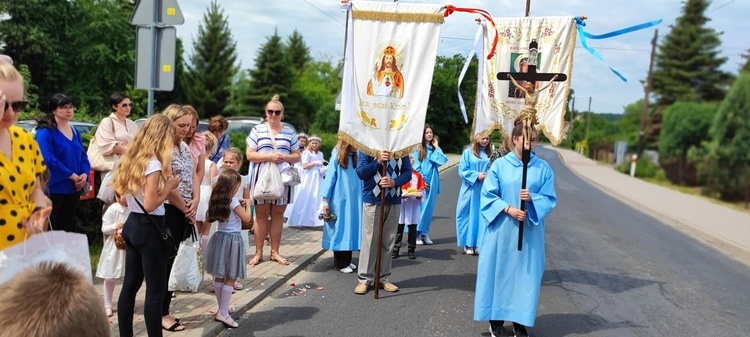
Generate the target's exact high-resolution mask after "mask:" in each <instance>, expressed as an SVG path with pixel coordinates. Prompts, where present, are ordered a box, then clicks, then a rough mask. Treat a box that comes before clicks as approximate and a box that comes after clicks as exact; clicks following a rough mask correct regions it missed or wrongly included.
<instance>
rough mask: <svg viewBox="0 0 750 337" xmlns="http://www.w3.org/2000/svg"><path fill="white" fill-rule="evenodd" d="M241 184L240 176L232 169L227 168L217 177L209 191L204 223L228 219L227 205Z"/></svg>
mask: <svg viewBox="0 0 750 337" xmlns="http://www.w3.org/2000/svg"><path fill="white" fill-rule="evenodd" d="M241 183H242V176H240V174H239V173H238V172H237V171H236V170H233V169H230V168H227V169H225V170H223V171H222V172H221V174H220V175H219V176H218V177H217V179H216V183H215V184H214V188H213V190H212V191H211V199H210V200H209V201H208V212H206V221H208V222H214V221H227V219H229V214H230V213H229V212H231V209H230V208H229V204H230V202H231V201H232V197H234V195H235V194H237V190H238V189H239V188H240V185H241Z"/></svg>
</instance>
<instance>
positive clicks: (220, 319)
mask: <svg viewBox="0 0 750 337" xmlns="http://www.w3.org/2000/svg"><path fill="white" fill-rule="evenodd" d="M214 321H217V322H222V323H224V325H226V326H227V327H230V328H236V327H238V326H240V325H239V324H238V323H237V322H235V321H234V320H233V319H232V317H227V318H225V317H222V316H221V315H219V314H218V313H217V314H216V315H214Z"/></svg>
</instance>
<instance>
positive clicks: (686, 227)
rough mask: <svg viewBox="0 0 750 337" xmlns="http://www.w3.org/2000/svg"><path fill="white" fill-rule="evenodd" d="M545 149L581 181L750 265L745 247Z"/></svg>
mask: <svg viewBox="0 0 750 337" xmlns="http://www.w3.org/2000/svg"><path fill="white" fill-rule="evenodd" d="M545 148H546V149H549V150H553V151H555V152H556V153H557V156H558V157H559V158H560V161H561V162H562V163H563V165H565V167H567V168H568V169H569V170H570V171H571V172H573V174H575V175H576V176H577V177H579V178H581V180H584V181H586V182H588V183H589V184H591V185H592V186H594V187H596V188H597V189H599V190H600V191H602V192H604V193H606V194H608V195H610V196H612V197H614V198H615V199H617V200H620V201H622V202H623V203H625V204H627V205H628V206H631V207H633V208H635V209H636V210H637V211H639V212H641V213H644V214H647V215H649V216H651V217H653V218H655V219H657V220H659V221H661V222H664V223H665V224H668V225H670V226H672V227H673V228H676V229H678V230H680V231H681V232H682V233H684V234H688V235H690V236H693V237H694V238H696V239H700V240H701V241H703V242H704V243H706V244H708V245H709V246H710V247H711V248H714V249H716V250H718V251H719V252H721V253H723V254H725V255H727V256H729V257H732V258H734V259H736V260H737V261H740V262H742V263H744V264H746V265H750V251H748V250H747V249H745V248H744V247H741V246H739V245H736V244H735V243H733V242H729V241H726V240H724V239H723V238H721V237H719V236H716V235H714V234H713V233H710V232H707V231H705V230H704V229H702V228H700V226H696V225H694V224H692V223H689V222H686V221H685V220H682V219H677V218H674V217H672V216H670V215H668V214H665V213H662V212H660V211H658V210H657V209H654V208H652V207H651V206H650V205H646V204H643V203H640V202H638V201H636V200H633V199H631V198H629V197H627V196H625V195H623V194H620V193H618V192H616V191H614V190H612V189H610V188H608V187H607V186H605V185H604V184H601V183H599V182H597V181H594V180H593V179H590V178H588V177H586V176H584V175H582V174H580V173H579V172H578V171H577V170H575V169H573V168H572V167H571V166H570V165H568V163H567V162H566V161H565V158H564V157H563V155H562V153H560V151H557V149H556V148H555V147H553V146H545Z"/></svg>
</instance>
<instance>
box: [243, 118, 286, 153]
mask: <svg viewBox="0 0 750 337" xmlns="http://www.w3.org/2000/svg"><path fill="white" fill-rule="evenodd" d="M274 140H275V141H276V150H277V151H278V152H279V153H282V154H292V151H296V150H299V143H298V142H297V134H296V133H295V132H294V129H292V128H290V127H288V126H286V125H284V126H283V127H282V128H281V132H279V134H277V135H276V136H275V137H274ZM245 145H247V147H249V148H252V149H255V151H257V152H258V153H273V152H274V151H273V143H272V142H271V129H270V128H269V127H268V124H266V123H263V124H258V125H256V126H255V127H253V130H252V131H250V135H248V136H247V138H246V139H245Z"/></svg>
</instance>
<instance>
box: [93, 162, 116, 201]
mask: <svg viewBox="0 0 750 337" xmlns="http://www.w3.org/2000/svg"><path fill="white" fill-rule="evenodd" d="M114 176H115V171H114V170H112V171H109V172H107V174H105V175H104V178H102V184H101V185H100V186H99V193H98V194H97V195H96V198H97V199H99V200H101V201H104V203H105V204H111V203H113V202H115V189H114V188H112V178H114Z"/></svg>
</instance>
